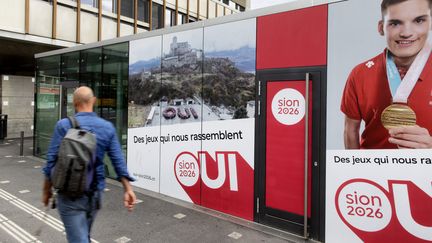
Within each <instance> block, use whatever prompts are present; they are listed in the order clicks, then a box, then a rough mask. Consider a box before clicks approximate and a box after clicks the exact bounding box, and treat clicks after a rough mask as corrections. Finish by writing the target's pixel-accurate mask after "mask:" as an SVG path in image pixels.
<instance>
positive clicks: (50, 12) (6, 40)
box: [0, 0, 246, 138]
mask: <svg viewBox="0 0 432 243" xmlns="http://www.w3.org/2000/svg"><path fill="white" fill-rule="evenodd" d="M245 6H246V0H0V75H5V76H2V79H1V80H0V90H1V89H2V85H9V83H10V84H11V85H14V84H12V83H11V82H12V81H13V80H18V79H19V80H23V79H22V78H21V77H26V76H27V77H34V72H35V69H36V67H35V61H34V55H35V54H36V53H41V52H46V51H50V50H55V49H60V48H64V47H72V46H76V45H80V44H87V43H91V42H97V41H103V40H108V39H113V38H116V37H121V36H126V35H133V34H136V33H141V32H145V31H150V30H154V29H160V28H164V27H169V26H175V25H181V24H186V23H190V22H196V21H199V20H203V19H210V18H216V17H220V16H225V15H230V14H234V13H237V12H240V11H244V10H245ZM76 61H79V60H76ZM62 62H63V64H65V63H64V60H63V61H62ZM59 64H60V63H59ZM69 71H71V72H73V71H72V70H69ZM66 72H68V71H66ZM15 76H16V77H15ZM46 79H47V80H49V79H50V76H49V75H47V76H46ZM25 80H27V81H28V82H30V83H29V84H30V85H31V86H33V84H34V83H33V82H31V81H32V80H34V79H31V78H25ZM8 87H10V86H8ZM4 88H6V89H7V87H4ZM13 90H15V89H13ZM13 90H12V93H7V94H5V92H3V93H0V100H2V102H1V104H0V114H6V113H7V112H10V111H12V110H20V109H18V108H22V107H23V106H24V107H25V109H26V110H27V109H29V110H33V106H32V104H33V103H31V102H27V103H28V104H27V103H25V104H21V103H17V102H14V101H13V100H14V99H16V98H17V97H18V96H17V95H16V94H15V93H14V92H15V91H13ZM25 90H27V91H28V92H27V93H22V92H20V94H19V97H22V96H24V97H26V98H25V99H29V98H30V99H33V96H34V92H33V89H27V88H26V89H25ZM19 100H21V99H19ZM27 106H28V107H27ZM31 117H33V115H32V116H31ZM32 126H33V119H32V118H28V117H27V116H26V118H25V119H24V118H23V114H20V112H18V113H16V114H15V115H12V114H9V116H8V130H10V132H9V136H8V138H12V137H14V135H13V134H19V132H20V131H21V130H22V129H24V127H25V129H24V130H25V131H26V134H25V136H32V135H33V134H32V132H31V130H30V129H27V128H32ZM11 129H12V130H13V131H12V130H11ZM17 129H18V130H17ZM28 131H30V132H28Z"/></svg>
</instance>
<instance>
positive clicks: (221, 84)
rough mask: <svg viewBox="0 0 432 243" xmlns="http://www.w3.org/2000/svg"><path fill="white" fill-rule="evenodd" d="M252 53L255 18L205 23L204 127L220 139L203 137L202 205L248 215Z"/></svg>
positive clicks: (250, 206) (252, 118)
mask: <svg viewBox="0 0 432 243" xmlns="http://www.w3.org/2000/svg"><path fill="white" fill-rule="evenodd" d="M238 33H241V34H240V35H239V34H238ZM220 36H224V38H220ZM255 56H256V19H248V20H243V21H237V22H232V23H227V24H220V25H214V26H208V27H205V28H204V57H205V58H204V78H203V100H204V103H203V110H202V112H203V125H202V131H203V133H205V134H208V133H218V134H219V138H218V139H204V140H203V141H202V153H203V154H202V155H201V157H202V160H201V161H202V163H203V164H202V185H201V204H202V205H203V206H204V207H208V208H212V209H215V210H219V211H222V212H225V213H228V214H231V215H235V216H238V217H242V218H245V219H248V220H253V202H254V199H253V192H254V150H255V148H254V139H255V137H254V133H255V131H254V126H255V69H256V68H255V63H256V61H255V60H256V58H255ZM204 161H205V163H206V164H204Z"/></svg>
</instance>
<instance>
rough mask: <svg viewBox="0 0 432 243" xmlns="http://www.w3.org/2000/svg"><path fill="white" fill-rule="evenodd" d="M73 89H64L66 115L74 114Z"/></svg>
mask: <svg viewBox="0 0 432 243" xmlns="http://www.w3.org/2000/svg"><path fill="white" fill-rule="evenodd" d="M74 91H75V89H74V88H69V89H66V103H67V104H66V116H68V117H69V116H73V115H74V114H75V107H74V105H73V93H74Z"/></svg>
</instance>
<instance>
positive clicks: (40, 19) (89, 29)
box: [0, 0, 238, 43]
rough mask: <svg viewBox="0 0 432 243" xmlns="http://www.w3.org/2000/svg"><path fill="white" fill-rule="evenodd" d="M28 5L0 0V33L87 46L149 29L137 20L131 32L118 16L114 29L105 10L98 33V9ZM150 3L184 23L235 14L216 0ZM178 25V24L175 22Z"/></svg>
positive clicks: (61, 2)
mask: <svg viewBox="0 0 432 243" xmlns="http://www.w3.org/2000/svg"><path fill="white" fill-rule="evenodd" d="M132 2H133V1H132ZM28 3H29V5H28V8H26V7H27V6H26V1H25V0H15V1H10V0H0V30H6V31H10V32H14V33H20V34H26V35H29V36H36V37H44V38H48V41H49V40H50V39H52V40H60V41H66V42H69V43H91V42H95V41H101V40H106V39H111V38H115V37H120V36H125V35H131V34H134V33H139V32H143V31H144V30H145V29H147V30H149V24H150V23H147V22H143V21H137V23H136V30H135V28H134V26H135V21H134V18H133V16H128V17H126V16H121V17H120V19H121V22H120V23H119V29H118V27H117V24H118V20H117V12H113V11H107V10H105V9H102V11H101V23H100V30H99V9H98V8H95V7H93V6H90V5H86V4H83V3H81V5H80V6H78V5H77V2H76V1H71V0H57V1H56V2H48V1H42V0H29V2H28ZM153 3H156V4H159V5H161V6H162V5H164V3H165V6H166V7H167V8H170V9H172V10H174V11H175V10H176V9H177V10H178V11H177V12H178V14H179V15H183V16H184V19H185V21H186V22H187V20H186V16H187V15H188V14H189V16H191V17H193V18H197V16H198V12H199V15H200V19H206V18H215V17H219V16H224V15H228V14H231V13H232V12H238V10H236V9H235V8H234V7H232V6H228V5H225V4H223V3H222V2H219V1H216V0H210V1H207V0H189V4H188V1H186V0H153ZM198 5H199V9H198ZM207 5H209V6H207ZM78 7H80V11H79V13H80V14H79V16H77V15H78V11H77V9H78ZM130 8H132V9H133V6H129V5H123V4H122V8H121V12H122V13H123V12H124V11H126V10H128V11H127V12H128V13H130V12H131V10H130ZM123 10H124V11H123ZM198 10H199V11H198ZM207 11H208V12H207ZM132 12H133V11H132ZM41 13H43V14H41ZM179 19H181V18H180V17H179ZM78 20H79V22H78ZM26 23H27V24H26ZM180 24H182V23H178V25H180ZM99 31H100V34H99V33H98V32H99ZM77 32H79V33H78V34H79V35H77ZM99 36H100V38H99ZM46 41H47V40H45V42H46Z"/></svg>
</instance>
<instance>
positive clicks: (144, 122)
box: [127, 36, 162, 192]
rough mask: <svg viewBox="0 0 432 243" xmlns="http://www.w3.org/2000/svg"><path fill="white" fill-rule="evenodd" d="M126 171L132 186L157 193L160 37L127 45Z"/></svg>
mask: <svg viewBox="0 0 432 243" xmlns="http://www.w3.org/2000/svg"><path fill="white" fill-rule="evenodd" d="M129 48H130V50H129V52H130V55H129V94H128V99H129V103H128V143H127V146H128V152H127V161H128V169H129V171H131V173H132V175H133V176H134V178H135V179H136V181H135V182H133V185H134V186H137V187H141V188H144V189H147V190H151V191H155V192H159V185H160V151H159V150H160V143H159V142H158V141H159V136H160V116H161V115H160V99H161V96H160V95H159V90H160V86H161V53H162V38H161V36H156V37H150V38H146V39H141V40H135V41H131V42H130V47H129Z"/></svg>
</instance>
